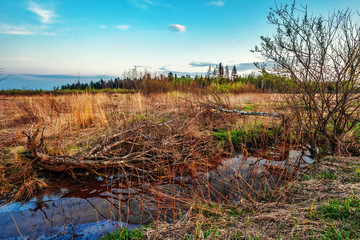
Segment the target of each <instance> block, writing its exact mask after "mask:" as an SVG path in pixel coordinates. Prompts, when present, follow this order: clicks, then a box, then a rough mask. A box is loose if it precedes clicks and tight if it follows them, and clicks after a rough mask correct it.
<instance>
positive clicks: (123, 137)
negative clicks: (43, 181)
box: [23, 119, 223, 179]
mask: <svg viewBox="0 0 360 240" xmlns="http://www.w3.org/2000/svg"><path fill="white" fill-rule="evenodd" d="M192 121H193V119H191V120H190V121H188V122H187V121H185V123H184V120H181V119H178V120H174V121H171V122H170V123H158V122H151V121H142V122H138V123H135V124H133V126H131V127H127V128H124V129H121V131H120V132H119V133H116V134H113V135H112V136H110V137H107V138H106V139H105V140H104V141H102V142H101V143H99V144H98V145H96V146H94V147H93V148H91V149H90V150H88V151H87V152H86V153H85V154H83V155H82V156H50V155H48V154H46V152H45V150H44V148H43V147H42V145H43V141H44V137H43V134H42V136H41V137H40V141H39V143H37V136H38V135H39V132H40V130H39V129H38V130H36V131H35V132H34V133H33V134H32V133H31V132H28V133H27V132H23V134H24V135H25V136H26V137H27V149H28V157H29V158H32V159H34V164H37V165H38V166H40V167H41V168H44V169H46V170H49V171H55V172H63V171H68V170H72V169H88V170H92V171H98V170H105V171H106V170H113V169H114V168H116V169H119V170H121V171H126V172H127V173H128V174H129V175H130V176H131V177H144V176H148V177H149V176H150V177H151V178H153V179H155V178H159V177H160V178H163V179H165V178H169V177H174V176H175V175H176V174H177V173H179V172H181V173H182V174H186V173H191V172H192V171H193V170H194V169H197V170H201V169H209V168H212V167H214V166H215V165H216V164H218V163H219V161H220V160H221V159H222V157H221V156H222V153H223V151H222V150H221V148H220V147H219V146H217V144H216V143H214V142H213V139H212V138H211V136H193V135H192V134H191V133H190V132H191V131H190V130H189V123H191V122H192Z"/></svg>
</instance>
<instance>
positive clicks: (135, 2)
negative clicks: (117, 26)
mask: <svg viewBox="0 0 360 240" xmlns="http://www.w3.org/2000/svg"><path fill="white" fill-rule="evenodd" d="M127 2H128V3H130V4H131V5H132V6H134V7H137V8H142V9H148V8H149V7H171V4H168V3H163V2H162V1H160V0H127Z"/></svg>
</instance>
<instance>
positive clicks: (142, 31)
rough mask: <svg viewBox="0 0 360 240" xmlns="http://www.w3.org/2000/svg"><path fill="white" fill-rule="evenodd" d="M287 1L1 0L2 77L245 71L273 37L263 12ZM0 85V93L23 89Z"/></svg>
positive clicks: (315, 5) (356, 4) (339, 4)
mask: <svg viewBox="0 0 360 240" xmlns="http://www.w3.org/2000/svg"><path fill="white" fill-rule="evenodd" d="M289 2H291V1H287V0H283V1H280V0H276V2H275V1H274V0H46V1H45V0H0V69H2V70H1V71H2V72H1V73H2V74H3V76H7V75H9V76H24V75H25V76H31V77H30V80H29V79H28V80H26V81H30V82H29V84H30V86H31V81H35V80H34V79H33V80H31V79H32V77H33V76H40V77H41V76H42V75H46V76H49V75H73V76H77V75H81V76H91V75H106V76H120V77H121V76H122V75H123V72H124V71H127V70H129V69H131V68H133V67H134V66H136V67H137V68H139V69H141V68H146V69H147V70H149V71H151V72H169V71H172V72H178V73H190V74H194V73H202V72H206V71H207V69H208V66H209V65H215V64H218V63H220V62H222V63H223V65H229V66H233V65H236V66H238V68H239V70H240V71H241V72H248V71H252V70H254V66H253V64H252V63H253V62H254V61H259V59H260V58H259V56H257V55H256V54H254V53H251V52H250V50H251V49H253V48H254V46H255V45H258V44H259V43H260V36H268V35H271V34H272V33H274V32H275V31H274V27H273V26H271V25H269V24H268V21H267V18H266V17H267V15H268V13H269V10H270V8H271V7H275V4H278V5H279V4H281V3H289ZM297 3H298V4H301V5H304V6H305V5H307V6H308V9H309V11H310V12H312V13H314V14H315V15H319V14H323V15H326V14H327V13H328V12H329V11H334V10H336V9H346V8H350V9H352V10H354V11H355V10H358V9H360V0H316V1H314V0H298V1H297ZM29 74H30V75H29ZM44 81H50V80H44ZM5 82H6V81H1V82H0V88H5V87H4V86H6V87H8V88H9V86H10V85H11V84H12V85H11V86H13V85H14V84H15V86H17V87H24V86H23V85H24V84H23V83H21V84H20V83H19V84H18V85H16V81H15V80H13V81H12V83H11V84H10V85H9V83H6V84H7V85H6V84H5ZM8 82H10V81H8ZM1 85H2V86H1Z"/></svg>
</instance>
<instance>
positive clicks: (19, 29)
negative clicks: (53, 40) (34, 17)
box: [0, 23, 56, 35]
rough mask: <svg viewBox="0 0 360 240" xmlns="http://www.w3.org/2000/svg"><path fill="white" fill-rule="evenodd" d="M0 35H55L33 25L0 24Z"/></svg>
mask: <svg viewBox="0 0 360 240" xmlns="http://www.w3.org/2000/svg"><path fill="white" fill-rule="evenodd" d="M0 34H12V35H36V34H37V35H56V34H55V33H53V32H46V31H44V27H41V26H35V25H19V26H16V25H10V24H1V23H0Z"/></svg>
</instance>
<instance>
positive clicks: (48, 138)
mask: <svg viewBox="0 0 360 240" xmlns="http://www.w3.org/2000/svg"><path fill="white" fill-rule="evenodd" d="M274 97H276V95H271V94H260V93H256V94H230V95H228V96H226V98H227V99H228V100H227V101H228V103H229V104H230V105H231V107H237V108H239V109H241V108H243V107H245V106H246V105H249V104H251V105H254V106H255V107H256V110H266V111H269V109H270V106H271V105H270V104H268V103H270V102H271V101H268V100H266V98H274ZM208 98H209V96H208V95H201V94H194V93H183V92H178V91H173V92H167V93H154V94H149V95H143V94H141V93H136V94H106V93H97V94H90V93H83V94H73V95H37V96H17V97H9V96H1V98H0V101H1V104H0V140H1V141H0V149H2V150H1V151H0V158H1V159H3V161H2V162H0V166H1V165H2V166H4V164H8V163H10V164H12V168H13V169H16V171H19V168H21V170H20V172H19V174H18V176H21V177H24V176H25V178H28V179H29V182H28V184H27V185H26V184H25V182H24V184H25V185H24V188H23V189H21V190H22V191H25V190H24V189H29V191H30V192H32V191H33V190H35V189H39V187H42V186H43V185H42V184H41V183H39V182H36V181H33V179H32V176H33V172H34V170H33V169H32V167H31V165H30V164H28V163H27V162H24V161H20V160H21V159H19V156H18V153H19V151H20V150H22V149H20V148H19V149H18V148H17V147H16V146H19V145H20V146H26V138H25V136H24V135H23V134H22V133H21V132H22V131H24V130H25V131H29V130H30V129H33V130H34V129H37V128H39V129H42V128H45V131H44V132H45V141H44V147H43V151H45V153H47V154H49V155H53V156H60V155H72V156H77V155H81V154H83V153H84V151H86V150H88V149H90V148H91V147H93V146H94V145H95V144H97V143H99V142H101V141H102V140H103V139H104V138H106V136H110V135H112V134H113V133H117V132H119V130H120V129H123V128H126V126H128V125H131V124H133V123H134V122H136V121H150V122H153V123H158V124H165V125H168V126H171V125H172V124H168V123H172V122H174V121H175V122H179V123H181V122H182V121H183V122H185V121H186V122H187V125H188V126H187V129H188V130H187V134H188V135H189V136H190V137H193V138H194V139H199V138H201V136H204V135H211V134H212V133H211V129H212V128H213V127H216V128H219V127H221V126H224V125H233V124H235V125H242V124H247V123H245V122H243V120H242V119H241V118H238V117H235V116H230V115H221V114H220V115H217V114H213V113H211V112H208V111H205V109H201V108H200V109H199V108H198V107H196V106H195V102H197V101H205V100H206V99H208ZM200 113H201V114H200ZM205 126H206V127H205ZM180 127H182V126H181V124H180V125H179V128H180ZM214 149H215V148H214ZM5 169H6V168H3V167H2V169H0V170H1V172H0V176H2V175H1V174H3V173H4V171H5ZM7 174H8V173H7ZM29 177H30V178H29ZM13 180H14V179H13ZM15 180H16V182H18V179H15ZM15 180H14V181H15ZM6 181H7V179H6V178H5V177H4V176H3V177H1V179H0V182H2V183H4V187H3V189H7V190H6V191H9V190H10V188H6V187H5V185H6V184H5V182H6ZM19 194H20V193H19ZM20 196H27V195H26V194H24V193H22V194H20V195H18V197H20Z"/></svg>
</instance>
